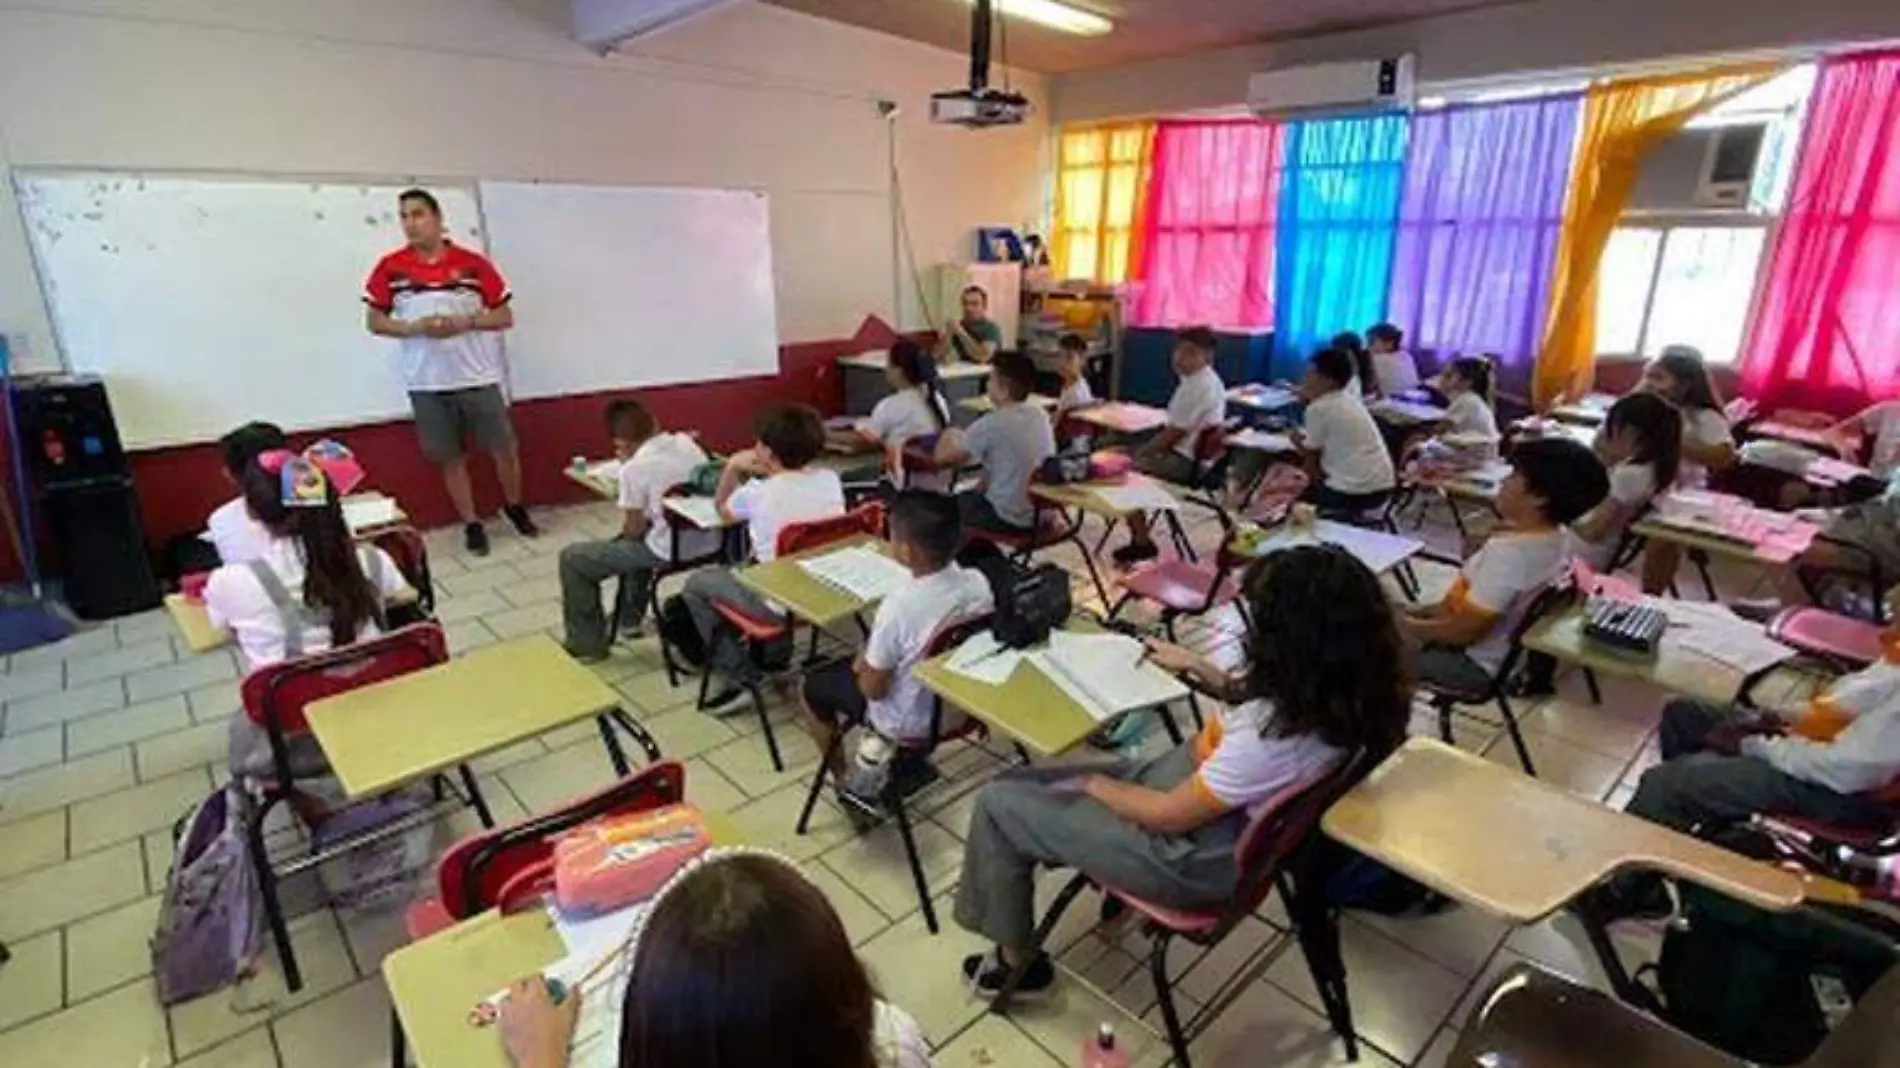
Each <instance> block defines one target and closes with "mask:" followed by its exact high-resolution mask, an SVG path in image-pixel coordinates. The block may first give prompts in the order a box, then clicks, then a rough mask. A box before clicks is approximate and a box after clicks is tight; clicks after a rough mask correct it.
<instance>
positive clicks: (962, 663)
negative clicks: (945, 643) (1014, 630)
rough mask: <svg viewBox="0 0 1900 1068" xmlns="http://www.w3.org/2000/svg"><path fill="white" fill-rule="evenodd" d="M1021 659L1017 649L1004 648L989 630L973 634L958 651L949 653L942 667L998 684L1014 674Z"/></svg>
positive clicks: (1021, 655)
mask: <svg viewBox="0 0 1900 1068" xmlns="http://www.w3.org/2000/svg"><path fill="white" fill-rule="evenodd" d="M1022 662H1023V653H1022V650H1020V649H1010V648H1006V647H1005V646H1004V645H1003V643H1002V642H999V641H997V640H996V635H994V634H991V633H990V632H989V631H984V632H983V633H981V634H977V635H973V636H972V637H970V638H969V640H967V641H965V642H964V643H963V644H962V645H959V646H957V651H956V652H954V653H951V654H950V659H949V660H946V661H944V666H945V667H946V668H948V669H950V670H951V671H952V672H954V673H956V674H958V675H961V676H963V677H964V678H966V679H974V680H976V681H977V682H981V683H984V684H985V685H989V686H1001V685H1003V684H1004V683H1006V682H1008V681H1009V677H1010V676H1011V675H1014V674H1015V673H1016V665H1018V664H1020V663H1022Z"/></svg>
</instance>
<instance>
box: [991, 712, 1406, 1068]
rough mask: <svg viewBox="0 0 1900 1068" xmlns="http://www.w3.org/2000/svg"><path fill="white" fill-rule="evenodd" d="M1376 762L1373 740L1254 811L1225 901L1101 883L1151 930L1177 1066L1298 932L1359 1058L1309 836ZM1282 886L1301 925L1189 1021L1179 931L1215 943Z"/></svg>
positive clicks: (1072, 888) (1064, 899) (1001, 1002)
mask: <svg viewBox="0 0 1900 1068" xmlns="http://www.w3.org/2000/svg"><path fill="white" fill-rule="evenodd" d="M1374 763H1375V762H1374V761H1373V760H1372V759H1370V755H1369V754H1368V753H1367V752H1366V751H1364V750H1358V751H1355V752H1353V753H1349V754H1347V755H1346V756H1345V757H1344V758H1342V759H1341V761H1340V762H1339V763H1338V764H1336V765H1334V766H1333V767H1332V768H1331V769H1330V770H1328V771H1326V772H1323V773H1321V774H1320V775H1318V776H1316V777H1313V778H1310V779H1308V780H1306V781H1304V782H1299V783H1295V784H1293V785H1292V786H1289V787H1287V788H1286V789H1285V790H1283V791H1281V792H1280V794H1279V795H1278V796H1276V797H1275V798H1273V799H1272V800H1271V801H1269V802H1268V803H1267V805H1266V806H1265V807H1264V809H1263V810H1262V811H1261V813H1260V814H1259V815H1258V816H1255V817H1253V818H1252V819H1251V820H1250V821H1248V824H1247V827H1246V829H1245V830H1243V831H1242V832H1241V835H1240V839H1239V841H1238V842H1236V843H1235V845H1234V860H1235V866H1236V867H1237V868H1238V869H1239V871H1240V883H1239V885H1238V886H1237V887H1236V888H1235V890H1234V894H1233V896H1232V897H1231V898H1229V899H1228V900H1226V901H1223V902H1218V903H1216V904H1213V905H1209V906H1207V907H1205V908H1198V909H1177V908H1171V907H1169V906H1167V905H1163V904H1160V903H1159V902H1154V901H1149V900H1147V899H1145V898H1142V897H1139V896H1137V895H1135V894H1131V893H1129V892H1127V891H1125V890H1121V889H1118V888H1116V887H1113V886H1101V890H1102V893H1103V895H1104V898H1105V899H1106V900H1105V903H1106V902H1109V901H1112V902H1115V903H1117V904H1119V905H1121V906H1122V907H1125V908H1126V909H1127V910H1128V911H1130V912H1132V913H1133V914H1134V915H1135V916H1136V917H1138V918H1139V919H1140V921H1141V925H1142V931H1143V933H1144V934H1146V935H1147V937H1148V973H1149V975H1150V977H1151V978H1152V979H1153V981H1154V990H1155V999H1156V1001H1157V1002H1158V1003H1159V1005H1160V1008H1161V1020H1162V1024H1163V1025H1164V1026H1165V1028H1166V1030H1167V1035H1168V1045H1169V1047H1170V1048H1171V1049H1172V1050H1173V1053H1174V1064H1175V1065H1177V1066H1178V1068H1193V1062H1192V1059H1191V1057H1190V1056H1189V1053H1188V1042H1189V1041H1190V1040H1192V1038H1193V1037H1194V1036H1195V1035H1197V1034H1199V1033H1200V1032H1201V1031H1202V1030H1204V1029H1205V1028H1206V1027H1207V1025H1208V1024H1210V1023H1212V1022H1213V1020H1214V1018H1215V1017H1217V1016H1219V1015H1220V1013H1221V1011H1222V1010H1224V1009H1225V1008H1226V1007H1227V1006H1228V1005H1229V1004H1231V1003H1232V1002H1233V1001H1234V999H1235V998H1237V997H1239V996H1240V994H1241V993H1243V992H1244V991H1245V990H1246V989H1247V988H1248V987H1249V986H1251V985H1252V984H1253V982H1254V980H1256V979H1257V978H1258V977H1259V976H1260V975H1262V974H1264V973H1265V972H1266V970H1267V969H1268V968H1270V967H1272V966H1273V962H1274V961H1275V960H1277V959H1279V956H1280V954H1281V953H1283V952H1285V950H1286V949H1287V948H1288V947H1289V945H1290V944H1291V941H1292V940H1297V941H1298V943H1299V946H1300V951H1301V953H1302V954H1303V955H1304V956H1305V957H1306V967H1307V970H1308V971H1309V972H1311V973H1312V977H1313V987H1314V989H1315V990H1317V991H1318V992H1319V999H1320V1003H1321V1005H1322V1006H1323V1007H1324V1008H1325V1010H1326V1018H1327V1021H1328V1022H1329V1023H1331V1024H1332V1027H1333V1031H1334V1033H1335V1034H1337V1035H1338V1036H1339V1037H1340V1039H1341V1040H1342V1041H1344V1042H1345V1044H1346V1059H1347V1060H1349V1061H1357V1060H1358V1059H1359V1041H1358V1038H1357V1036H1356V1035H1355V1034H1354V1033H1353V1026H1352V1002H1351V1000H1350V999H1349V998H1348V997H1347V992H1346V962H1345V959H1344V957H1343V956H1342V955H1341V953H1340V941H1339V912H1338V910H1337V909H1336V908H1334V907H1332V906H1331V905H1328V904H1327V903H1326V901H1325V900H1324V897H1323V893H1322V887H1323V881H1324V880H1323V872H1321V871H1320V870H1319V865H1317V864H1315V863H1314V858H1315V856H1316V853H1315V851H1314V850H1312V849H1310V848H1308V846H1309V845H1310V843H1312V842H1313V841H1314V840H1315V839H1316V838H1317V837H1318V834H1319V821H1320V817H1322V816H1323V815H1325V813H1326V810H1327V809H1328V808H1331V807H1332V805H1333V803H1334V802H1335V801H1337V800H1339V798H1340V797H1342V796H1344V795H1345V793H1346V791H1348V790H1350V789H1352V788H1353V787H1354V786H1355V785H1357V784H1358V782H1359V780H1361V779H1363V778H1364V777H1365V775H1366V773H1367V772H1369V771H1371V770H1372V765H1373V764H1374ZM1097 885H1100V884H1097V883H1096V882H1095V881H1094V880H1092V879H1090V878H1089V877H1088V876H1087V875H1085V874H1082V873H1077V874H1076V876H1075V877H1074V878H1072V879H1070V880H1069V882H1068V885H1066V886H1064V887H1063V888H1062V890H1061V892H1060V893H1058V894H1057V895H1056V899H1055V901H1054V902H1053V903H1051V905H1050V906H1049V911H1048V912H1047V913H1045V914H1044V915H1043V918H1042V921H1041V922H1040V923H1039V924H1037V926H1036V932H1035V935H1034V936H1033V938H1032V942H1033V944H1034V945H1036V946H1038V947H1040V946H1042V945H1043V944H1044V943H1045V942H1047V941H1048V939H1049V935H1050V933H1051V932H1052V931H1054V930H1055V928H1056V924H1057V923H1059V922H1061V919H1062V914H1063V913H1064V912H1065V911H1067V910H1068V908H1069V906H1070V905H1071V904H1073V903H1074V901H1075V899H1076V896H1077V895H1079V894H1080V893H1081V892H1082V891H1083V890H1084V889H1086V888H1088V887H1090V886H1097ZM1275 889H1278V890H1279V891H1280V897H1281V900H1282V901H1283V902H1284V904H1285V905H1286V909H1287V916H1288V918H1289V919H1291V921H1292V924H1293V933H1292V934H1291V935H1282V936H1280V937H1279V938H1276V939H1273V940H1272V941H1271V942H1269V943H1268V944H1267V945H1264V946H1261V947H1260V948H1259V949H1257V950H1255V951H1254V952H1253V953H1251V954H1249V955H1248V956H1247V958H1246V959H1245V960H1244V961H1242V962H1241V964H1240V966H1239V967H1238V968H1237V969H1235V971H1234V972H1233V973H1232V974H1231V975H1230V976H1229V977H1228V978H1227V980H1226V981H1225V982H1223V983H1222V984H1221V985H1220V987H1219V988H1218V989H1217V990H1216V991H1215V993H1214V995H1213V996H1211V997H1210V998H1209V999H1208V1000H1207V1003H1206V1005H1204V1006H1203V1007H1202V1008H1201V1010H1200V1011H1199V1012H1197V1013H1195V1014H1194V1016H1193V1017H1192V1018H1191V1019H1189V1020H1188V1021H1187V1022H1186V1023H1185V1024H1184V1023H1183V1022H1182V1020H1181V1013H1180V1010H1179V1008H1177V1007H1176V1005H1175V1003H1174V993H1173V986H1172V983H1171V982H1170V981H1169V979H1168V949H1169V947H1170V946H1172V945H1173V943H1174V942H1175V940H1177V939H1179V940H1181V941H1183V942H1186V943H1188V944H1189V945H1193V946H1197V947H1199V948H1201V949H1202V950H1203V951H1206V952H1211V951H1212V950H1213V949H1214V947H1216V946H1218V945H1219V944H1220V943H1221V941H1222V940H1224V939H1225V938H1226V937H1227V936H1228V935H1229V934H1230V933H1232V932H1233V930H1234V928H1236V927H1238V926H1240V924H1241V923H1242V922H1243V921H1245V920H1246V919H1247V918H1248V917H1249V916H1252V915H1253V914H1254V913H1255V912H1256V911H1257V910H1258V909H1259V908H1260V906H1261V905H1262V904H1264V903H1265V902H1266V900H1267V896H1268V895H1269V894H1271V893H1273V891H1274V890H1275ZM1021 972H1022V969H1017V970H1016V971H1014V972H1012V973H1011V974H1010V976H1009V978H1008V979H1007V980H1006V981H1005V982H1004V984H1003V989H1002V990H1001V991H999V992H998V993H997V996H996V999H995V1000H994V1001H993V1002H991V1004H990V1011H991V1012H994V1013H997V1014H999V1015H1000V1014H1004V1013H1007V1012H1008V1011H1009V1003H1010V1000H1011V998H1012V997H1013V995H1014V994H1015V990H1016V984H1017V982H1018V981H1019V980H1020V978H1021Z"/></svg>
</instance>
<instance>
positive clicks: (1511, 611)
mask: <svg viewBox="0 0 1900 1068" xmlns="http://www.w3.org/2000/svg"><path fill="white" fill-rule="evenodd" d="M1568 538H1569V532H1568V531H1564V530H1550V531H1545V532H1542V533H1536V534H1524V533H1518V532H1515V531H1506V532H1504V533H1501V534H1493V535H1492V536H1491V539H1490V540H1489V541H1487V542H1485V543H1484V547H1483V548H1481V549H1479V550H1478V551H1477V552H1476V553H1475V554H1473V556H1472V557H1471V559H1469V560H1467V561H1465V566H1464V570H1463V571H1462V572H1460V573H1459V575H1458V578H1457V579H1455V580H1453V582H1452V586H1451V591H1450V592H1449V593H1447V594H1446V595H1445V598H1446V600H1448V601H1452V602H1453V603H1454V604H1456V603H1457V602H1460V601H1462V602H1463V603H1465V604H1468V605H1470V606H1471V607H1474V608H1479V609H1483V610H1484V611H1485V612H1488V613H1490V614H1491V615H1493V616H1495V617H1496V622H1494V623H1492V625H1491V630H1490V632H1489V633H1487V634H1486V635H1485V636H1484V637H1483V638H1482V639H1480V640H1478V641H1477V642H1476V643H1474V644H1473V645H1471V646H1470V647H1469V648H1467V649H1466V650H1465V655H1466V656H1469V657H1470V658H1471V659H1473V660H1475V661H1477V662H1478V663H1479V664H1480V665H1482V666H1483V667H1484V669H1485V670H1486V671H1489V672H1491V673H1492V674H1494V675H1495V674H1497V670H1498V668H1500V667H1502V666H1503V664H1504V658H1505V656H1506V655H1507V654H1509V653H1510V651H1511V631H1512V629H1513V628H1515V627H1516V626H1517V623H1518V620H1520V619H1522V618H1523V615H1524V611H1525V610H1526V609H1527V608H1529V607H1530V602H1531V598H1532V597H1533V596H1535V595H1536V593H1537V591H1538V590H1540V589H1542V588H1543V587H1544V586H1546V585H1548V584H1549V583H1550V582H1551V581H1552V580H1553V579H1555V578H1556V577H1557V575H1558V573H1559V572H1560V571H1562V569H1563V566H1564V564H1565V563H1566V562H1568V560H1569V559H1570V550H1569V541H1568Z"/></svg>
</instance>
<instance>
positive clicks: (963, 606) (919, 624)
mask: <svg viewBox="0 0 1900 1068" xmlns="http://www.w3.org/2000/svg"><path fill="white" fill-rule="evenodd" d="M1038 414H1040V413H1038ZM994 607H995V601H994V600H993V599H992V598H991V595H990V583H989V580H988V579H986V578H984V577H983V573H982V572H980V571H972V570H970V569H969V568H965V567H959V566H957V565H956V564H951V565H950V566H948V567H946V568H944V569H943V570H941V571H938V572H936V573H935V574H931V575H925V576H924V577H922V578H918V579H912V580H911V581H910V582H908V583H906V584H905V585H904V586H902V587H900V588H899V589H897V590H896V591H894V592H893V593H892V594H891V595H890V596H889V597H886V598H884V602H883V603H882V604H880V605H878V606H877V617H876V619H875V620H874V621H873V622H872V624H871V636H870V637H869V638H867V639H865V643H864V662H865V663H866V664H869V665H870V666H871V667H873V668H875V669H877V670H878V671H889V672H891V673H892V676H891V690H890V692H889V693H887V694H885V695H884V696H883V697H881V698H879V699H877V700H875V701H871V702H868V704H867V707H866V716H867V717H868V718H869V719H870V721H871V726H872V727H873V728H874V729H875V730H876V731H877V732H878V733H880V734H882V735H884V736H885V737H887V738H895V739H899V740H903V741H909V740H912V739H922V738H927V737H929V735H930V702H931V698H930V694H929V693H928V692H926V691H925V690H924V687H923V684H922V683H920V682H918V681H917V680H916V679H914V678H912V677H911V669H912V668H914V667H916V666H917V665H918V664H919V663H921V662H922V661H923V659H924V654H925V653H926V652H928V651H929V649H930V642H931V639H933V638H935V637H936V636H937V633H938V632H939V631H941V630H942V629H943V628H944V625H945V624H948V623H955V622H961V621H963V620H966V619H973V618H975V617H977V616H980V615H982V614H984V613H986V612H989V611H990V610H991V609H993V608H994Z"/></svg>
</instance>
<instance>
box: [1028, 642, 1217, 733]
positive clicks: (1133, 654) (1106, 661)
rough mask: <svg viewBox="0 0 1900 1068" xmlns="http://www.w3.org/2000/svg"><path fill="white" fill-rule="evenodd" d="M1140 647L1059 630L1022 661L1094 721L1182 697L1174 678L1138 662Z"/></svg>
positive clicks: (1182, 687)
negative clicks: (1030, 665) (1045, 646)
mask: <svg viewBox="0 0 1900 1068" xmlns="http://www.w3.org/2000/svg"><path fill="white" fill-rule="evenodd" d="M1144 652H1145V650H1144V649H1143V648H1142V645H1141V643H1140V642H1138V641H1136V640H1135V639H1133V638H1130V637H1128V636H1127V635H1125V634H1114V633H1102V634H1077V633H1075V632H1073V631H1066V630H1059V631H1056V632H1055V633H1053V634H1051V635H1049V645H1048V647H1047V648H1045V649H1039V650H1037V651H1036V652H1033V653H1030V654H1029V655H1028V657H1027V659H1028V661H1029V662H1030V663H1031V664H1033V665H1035V667H1036V669H1037V670H1038V671H1041V672H1042V673H1043V674H1044V675H1046V676H1048V677H1049V681H1051V682H1053V683H1055V684H1056V686H1057V687H1059V688H1060V689H1061V690H1062V692H1063V693H1065V694H1067V695H1068V696H1069V698H1070V699H1071V700H1073V701H1074V702H1075V703H1076V704H1078V705H1081V706H1082V708H1083V710H1084V711H1086V712H1088V714H1089V715H1090V716H1091V717H1093V718H1094V719H1095V721H1096V722H1098V723H1101V722H1106V721H1107V720H1110V719H1113V718H1115V717H1116V716H1119V715H1121V714H1122V713H1124V712H1132V711H1134V710H1136V709H1140V708H1153V707H1155V706H1157V705H1165V704H1167V703H1168V702H1170V701H1177V700H1180V699H1181V698H1184V697H1186V696H1187V695H1188V689H1187V687H1186V686H1185V685H1183V684H1182V682H1181V680H1180V679H1177V678H1175V677H1174V676H1173V675H1170V674H1168V673H1167V672H1165V671H1163V670H1161V669H1160V668H1158V667H1155V666H1154V665H1153V664H1150V663H1148V662H1147V661H1146V660H1144V659H1143V654H1144Z"/></svg>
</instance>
